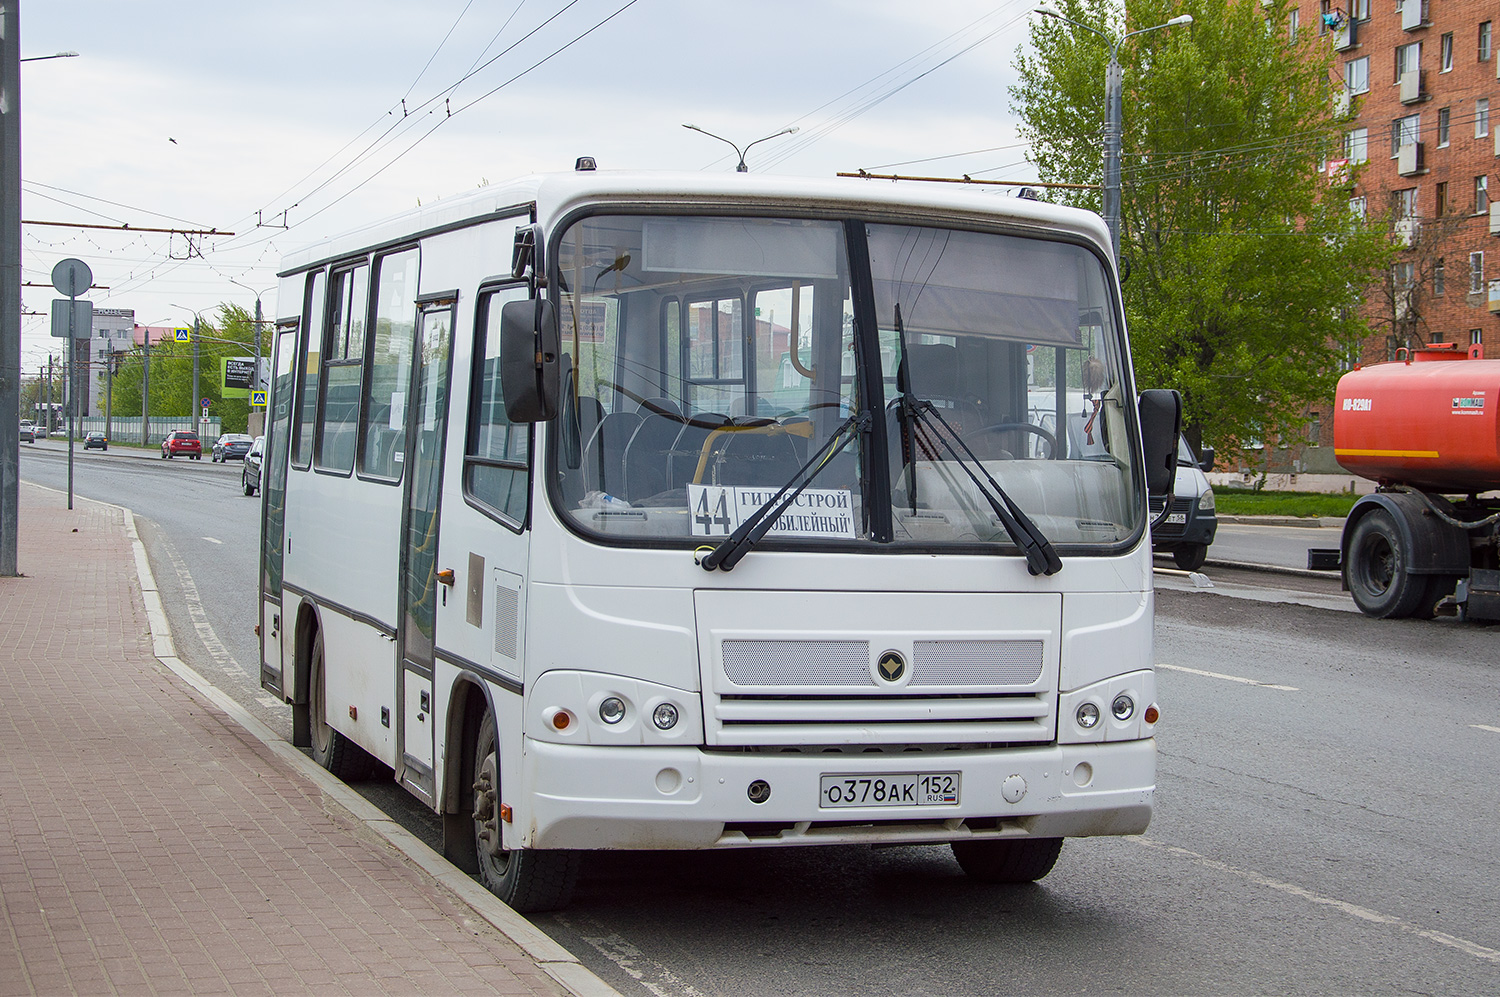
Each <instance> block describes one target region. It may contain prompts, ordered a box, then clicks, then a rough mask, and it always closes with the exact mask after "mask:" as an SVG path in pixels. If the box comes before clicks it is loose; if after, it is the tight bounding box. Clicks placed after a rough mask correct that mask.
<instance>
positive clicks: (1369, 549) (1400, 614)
mask: <svg viewBox="0 0 1500 997" xmlns="http://www.w3.org/2000/svg"><path fill="white" fill-rule="evenodd" d="M1410 559H1411V552H1410V551H1408V550H1407V549H1406V544H1405V543H1404V542H1403V541H1402V539H1401V530H1400V528H1399V527H1398V526H1397V524H1396V520H1395V519H1394V518H1393V517H1392V516H1391V514H1390V513H1389V512H1387V511H1386V510H1385V509H1372V510H1370V512H1368V513H1366V514H1365V516H1364V518H1362V519H1361V520H1360V521H1359V522H1358V523H1356V524H1354V531H1353V532H1352V533H1351V534H1350V537H1349V566H1348V569H1347V575H1346V577H1347V579H1348V582H1349V594H1350V595H1351V596H1352V597H1353V598H1354V604H1355V605H1356V606H1358V607H1359V610H1360V612H1362V613H1364V614H1365V615H1366V616H1373V617H1375V618H1377V619H1403V618H1405V617H1408V616H1410V615H1412V614H1413V613H1415V612H1416V611H1417V609H1418V606H1419V605H1420V603H1421V602H1422V597H1423V596H1424V595H1425V594H1426V592H1427V579H1426V578H1423V577H1418V576H1415V575H1410V574H1407V571H1406V569H1407V561H1409V560H1410ZM1433 601H1434V602H1436V601H1437V600H1435V599H1434V600H1433Z"/></svg>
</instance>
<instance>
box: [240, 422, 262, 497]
mask: <svg viewBox="0 0 1500 997" xmlns="http://www.w3.org/2000/svg"><path fill="white" fill-rule="evenodd" d="M265 450H266V438H265V437H264V436H257V437H256V438H255V442H254V443H252V444H250V450H249V452H247V453H246V454H245V468H244V470H242V471H241V472H240V483H241V484H242V485H244V486H245V494H246V495H254V494H255V493H256V492H258V491H260V463H261V457H262V456H263V455H264V454H265Z"/></svg>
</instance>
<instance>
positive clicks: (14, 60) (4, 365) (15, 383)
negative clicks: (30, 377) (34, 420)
mask: <svg viewBox="0 0 1500 997" xmlns="http://www.w3.org/2000/svg"><path fill="white" fill-rule="evenodd" d="M20 404H21V9H20V0H0V576H4V577H7V578H14V577H16V576H17V575H18V574H20V568H19V566H18V564H17V559H16V544H17V538H18V537H19V535H20V528H19V520H18V518H17V512H18V506H19V504H20V501H21V489H20V480H21V477H20V476H21V413H20Z"/></svg>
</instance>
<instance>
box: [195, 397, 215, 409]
mask: <svg viewBox="0 0 1500 997" xmlns="http://www.w3.org/2000/svg"><path fill="white" fill-rule="evenodd" d="M212 401H213V399H212V398H200V399H198V404H199V405H202V406H203V407H204V408H208V405H209V402H212Z"/></svg>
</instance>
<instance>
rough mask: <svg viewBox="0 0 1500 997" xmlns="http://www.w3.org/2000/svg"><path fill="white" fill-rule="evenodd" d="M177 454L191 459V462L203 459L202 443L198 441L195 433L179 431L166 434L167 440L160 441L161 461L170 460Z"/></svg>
mask: <svg viewBox="0 0 1500 997" xmlns="http://www.w3.org/2000/svg"><path fill="white" fill-rule="evenodd" d="M179 454H181V455H182V456H184V457H191V458H193V460H202V459H203V441H202V440H200V439H198V434H197V433H194V432H192V431H191V430H187V429H179V430H178V431H177V432H175V433H168V434H167V438H166V439H164V440H162V441H161V456H162V459H163V460H171V459H172V458H173V457H176V456H177V455H179Z"/></svg>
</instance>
